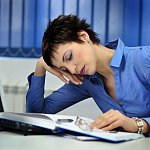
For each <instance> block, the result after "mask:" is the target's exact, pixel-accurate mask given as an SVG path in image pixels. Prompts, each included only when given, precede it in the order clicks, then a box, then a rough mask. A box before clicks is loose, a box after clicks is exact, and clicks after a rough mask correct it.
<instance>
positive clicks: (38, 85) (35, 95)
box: [26, 74, 45, 112]
mask: <svg viewBox="0 0 150 150" xmlns="http://www.w3.org/2000/svg"><path fill="white" fill-rule="evenodd" d="M28 82H29V89H28V91H27V95H26V109H27V112H41V111H42V109H43V104H44V85H45V76H34V75H33V74H31V75H30V76H29V77H28Z"/></svg>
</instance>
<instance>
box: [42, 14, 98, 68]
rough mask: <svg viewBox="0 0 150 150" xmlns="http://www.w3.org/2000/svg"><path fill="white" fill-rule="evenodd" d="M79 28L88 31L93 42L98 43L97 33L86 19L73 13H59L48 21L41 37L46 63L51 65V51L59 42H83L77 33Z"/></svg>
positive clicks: (52, 51) (53, 50)
mask: <svg viewBox="0 0 150 150" xmlns="http://www.w3.org/2000/svg"><path fill="white" fill-rule="evenodd" d="M81 30H84V31H86V32H87V33H88V35H89V37H90V40H91V41H92V42H93V44H99V43H100V39H99V38H98V36H97V33H95V32H94V31H93V30H92V29H91V27H90V25H89V24H88V23H86V19H79V18H78V17H77V16H74V15H60V16H58V17H57V18H56V19H54V20H53V21H52V22H51V21H49V23H48V26H47V29H46V31H45V32H44V36H43V39H42V56H43V59H44V61H45V62H46V63H47V65H49V66H53V64H52V58H53V53H54V52H55V51H56V49H57V48H58V46H59V45H60V44H66V43H68V42H77V43H83V41H82V40H80V39H79V36H78V34H77V33H78V32H79V31H81Z"/></svg>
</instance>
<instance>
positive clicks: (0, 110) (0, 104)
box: [0, 95, 4, 112]
mask: <svg viewBox="0 0 150 150" xmlns="http://www.w3.org/2000/svg"><path fill="white" fill-rule="evenodd" d="M3 111H4V108H3V104H2V100H1V95H0V112H3Z"/></svg>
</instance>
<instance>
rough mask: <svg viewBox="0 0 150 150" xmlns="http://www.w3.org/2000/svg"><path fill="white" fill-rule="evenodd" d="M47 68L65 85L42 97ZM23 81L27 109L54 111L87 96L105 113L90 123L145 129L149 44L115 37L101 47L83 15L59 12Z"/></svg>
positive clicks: (149, 103)
mask: <svg viewBox="0 0 150 150" xmlns="http://www.w3.org/2000/svg"><path fill="white" fill-rule="evenodd" d="M46 71H48V72H49V73H52V74H54V75H56V76H57V77H58V78H60V79H61V80H62V81H64V82H65V83H66V84H65V85H64V86H63V87H61V88H60V89H58V90H57V91H55V92H53V93H52V94H51V95H49V96H48V97H46V98H44V81H45V73H46ZM64 76H65V77H67V78H68V79H69V80H70V82H68V80H66V78H65V77H64ZM28 80H29V90H28V93H27V111H28V112H40V113H57V112H59V111H61V110H63V109H65V108H67V107H69V106H71V105H73V104H75V103H77V102H79V101H81V100H84V99H86V98H89V97H92V98H93V99H94V100H95V102H96V104H97V105H98V107H99V108H100V109H101V110H102V112H104V113H103V114H102V115H100V116H98V117H97V118H96V119H95V121H94V122H93V123H92V127H93V128H98V129H102V130H112V129H115V128H118V127H121V128H123V130H125V131H128V132H138V133H149V127H150V126H149V125H150V47H134V48H132V47H126V46H124V44H123V42H122V41H121V40H120V39H118V40H116V41H112V42H109V43H108V44H107V45H105V46H103V45H101V44H100V40H99V39H98V37H97V34H96V33H95V32H94V31H93V30H92V29H91V28H90V26H89V25H88V24H87V23H86V21H85V20H84V19H79V18H77V17H76V16H73V15H68V16H59V17H58V18H56V19H54V20H53V21H52V22H49V25H48V27H47V29H46V31H45V33H44V36H43V41H42V57H41V58H40V59H39V60H38V62H37V66H36V69H35V72H34V73H32V74H31V75H30V76H29V78H28ZM135 117H136V118H135Z"/></svg>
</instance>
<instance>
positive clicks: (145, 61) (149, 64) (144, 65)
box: [135, 46, 150, 137]
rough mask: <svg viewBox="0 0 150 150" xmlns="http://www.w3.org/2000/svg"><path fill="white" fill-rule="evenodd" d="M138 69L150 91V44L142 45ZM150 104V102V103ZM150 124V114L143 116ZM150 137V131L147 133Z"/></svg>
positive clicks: (138, 58) (137, 57)
mask: <svg viewBox="0 0 150 150" xmlns="http://www.w3.org/2000/svg"><path fill="white" fill-rule="evenodd" d="M135 63H136V64H137V65H136V71H137V72H138V73H139V75H140V76H142V77H143V78H141V79H142V80H141V81H143V82H144V83H145V85H146V86H147V88H149V92H150V46H143V47H141V52H140V53H139V54H138V53H137V55H136V62H135ZM149 103H150V97H149ZM149 105H150V104H149ZM142 119H144V120H145V121H146V122H147V123H148V124H149V126H150V114H149V117H143V118H142ZM147 135H148V136H149V137H150V133H149V134H147Z"/></svg>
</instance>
